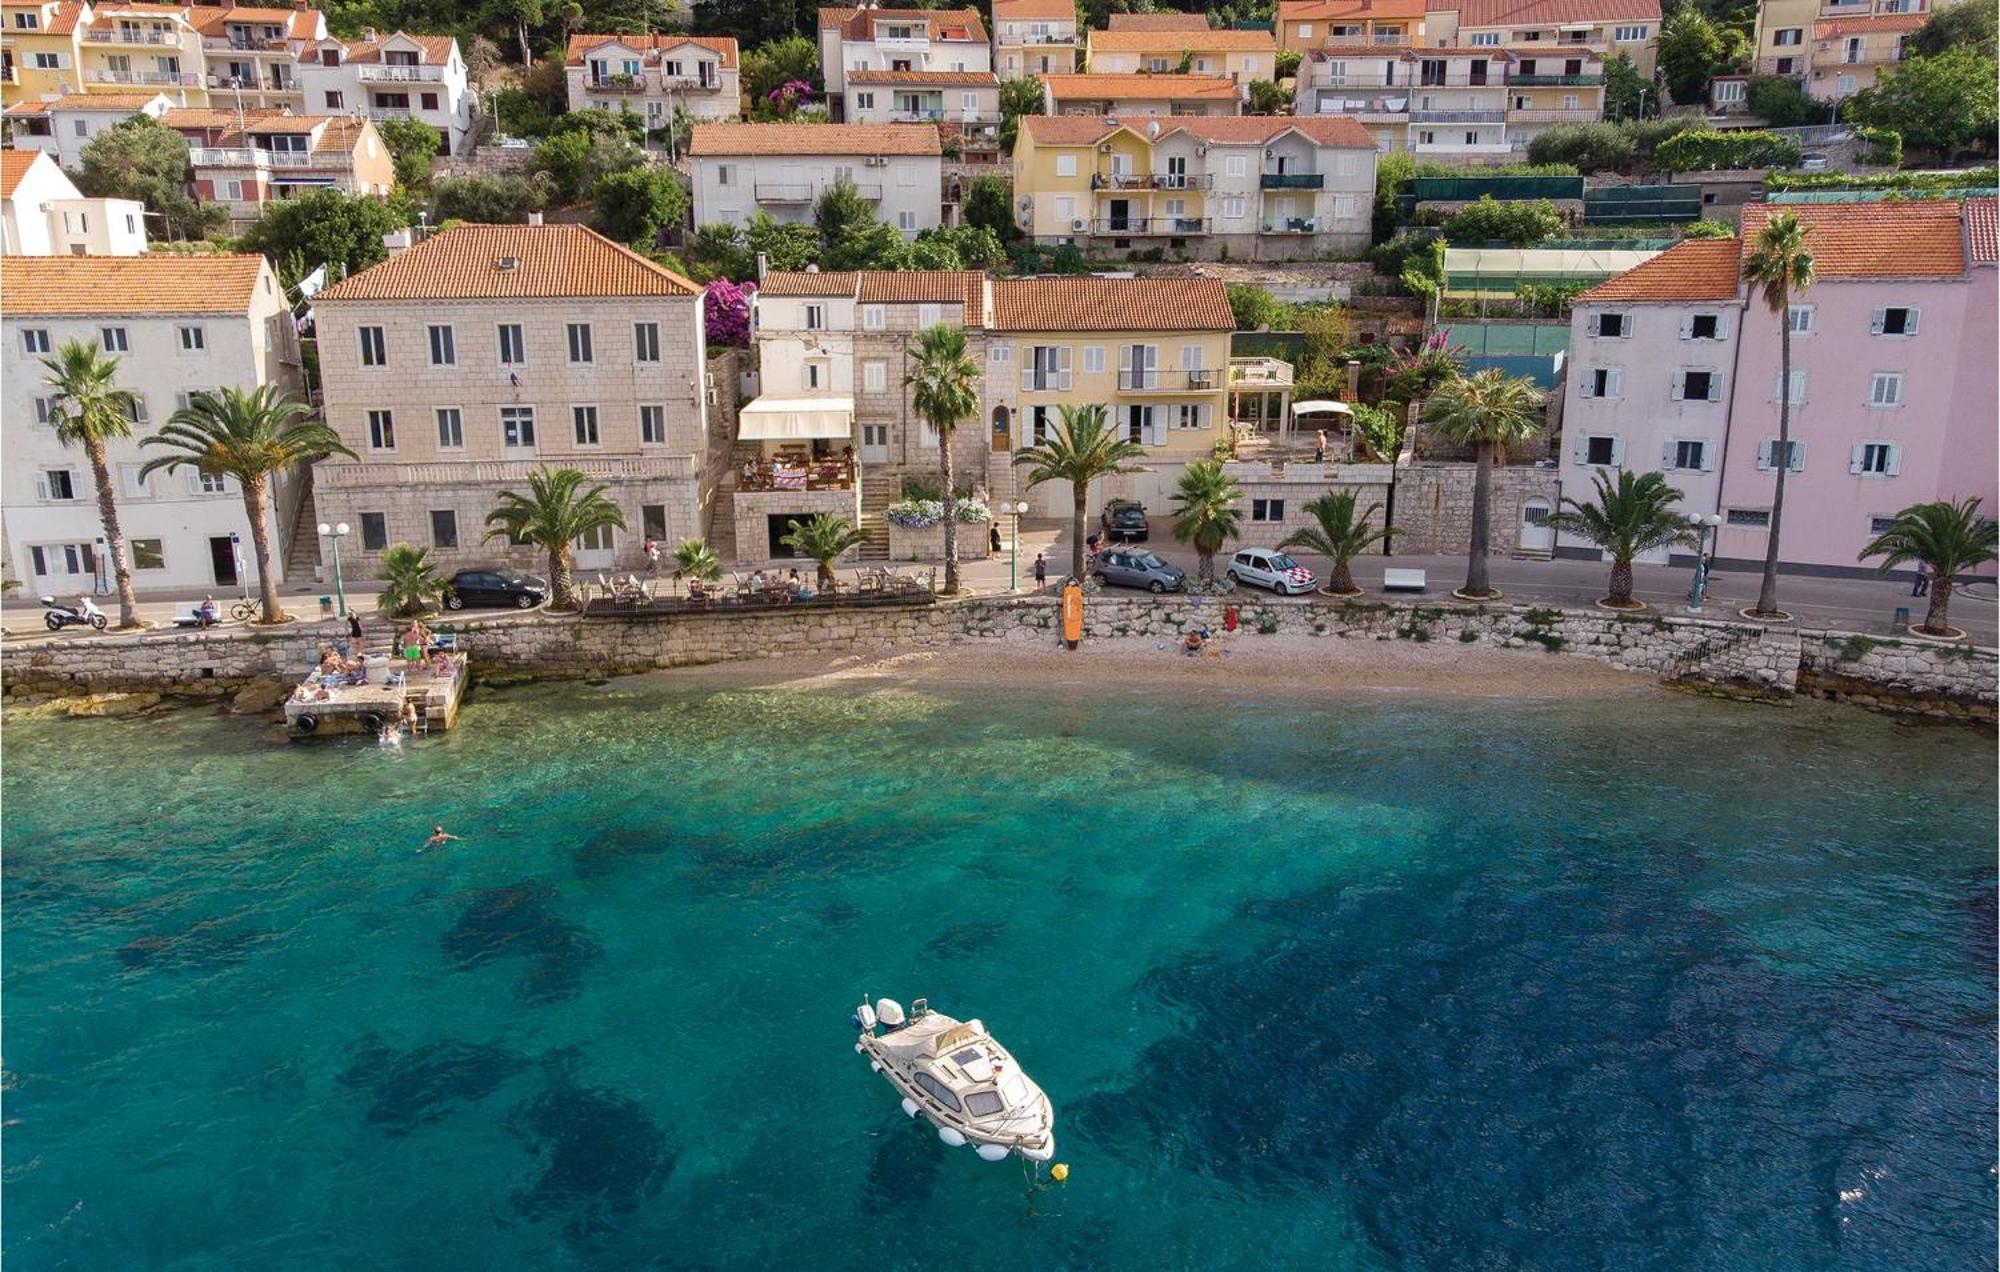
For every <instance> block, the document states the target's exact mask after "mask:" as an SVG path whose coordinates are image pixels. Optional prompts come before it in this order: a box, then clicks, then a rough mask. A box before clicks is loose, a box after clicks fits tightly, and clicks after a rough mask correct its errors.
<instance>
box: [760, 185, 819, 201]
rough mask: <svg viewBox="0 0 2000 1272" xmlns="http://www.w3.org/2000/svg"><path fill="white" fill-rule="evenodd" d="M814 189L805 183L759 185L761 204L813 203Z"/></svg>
mask: <svg viewBox="0 0 2000 1272" xmlns="http://www.w3.org/2000/svg"><path fill="white" fill-rule="evenodd" d="M812 200H813V188H812V185H811V183H810V182H805V181H773V182H764V181H759V182H758V183H757V202H759V203H811V202H812Z"/></svg>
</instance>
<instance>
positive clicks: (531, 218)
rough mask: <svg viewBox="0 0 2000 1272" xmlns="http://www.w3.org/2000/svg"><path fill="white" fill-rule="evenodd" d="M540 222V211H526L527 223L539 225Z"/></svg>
mask: <svg viewBox="0 0 2000 1272" xmlns="http://www.w3.org/2000/svg"><path fill="white" fill-rule="evenodd" d="M541 223H542V214H541V213H539V212H530V213H528V224H529V225H540V224H541Z"/></svg>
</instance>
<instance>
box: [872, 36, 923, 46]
mask: <svg viewBox="0 0 2000 1272" xmlns="http://www.w3.org/2000/svg"><path fill="white" fill-rule="evenodd" d="M875 43H876V45H877V46H878V47H880V48H885V49H927V48H929V47H930V46H931V37H930V36H929V35H877V36H876V37H875Z"/></svg>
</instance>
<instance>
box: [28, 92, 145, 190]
mask: <svg viewBox="0 0 2000 1272" xmlns="http://www.w3.org/2000/svg"><path fill="white" fill-rule="evenodd" d="M173 104H174V103H173V101H172V100H171V99H170V98H168V96H167V95H166V94H165V93H155V92H147V91H143V90H142V91H138V92H131V93H65V94H63V95H62V96H60V97H54V98H49V99H47V100H43V101H32V102H21V103H18V104H17V105H13V106H9V107H8V108H7V126H8V127H9V128H10V129H11V130H12V132H13V137H14V146H15V148H16V149H20V150H44V151H47V152H48V154H49V157H50V158H52V159H54V160H55V161H56V162H57V163H59V164H61V165H62V166H63V167H65V168H68V169H70V170H72V171H76V170H80V169H81V168H82V167H83V148H84V147H85V146H87V145H89V144H90V143H91V142H92V141H93V140H95V139H96V137H97V134H99V133H101V132H103V131H104V130H105V129H107V128H110V127H112V126H113V125H114V124H122V123H124V122H125V121H126V120H128V119H130V118H132V116H134V115H151V116H152V117H153V118H154V119H158V118H159V117H160V116H161V115H164V114H166V113H167V111H168V110H169V109H171V108H172V107H173Z"/></svg>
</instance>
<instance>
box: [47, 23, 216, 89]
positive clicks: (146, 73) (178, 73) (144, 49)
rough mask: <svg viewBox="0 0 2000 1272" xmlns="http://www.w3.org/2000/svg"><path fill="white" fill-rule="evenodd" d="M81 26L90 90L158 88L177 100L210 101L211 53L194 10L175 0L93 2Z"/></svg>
mask: <svg viewBox="0 0 2000 1272" xmlns="http://www.w3.org/2000/svg"><path fill="white" fill-rule="evenodd" d="M87 13H88V18H87V20H85V21H83V22H80V23H79V24H78V29H77V48H78V55H79V61H80V63H81V66H82V75H81V79H82V87H83V91H84V92H86V93H93V92H98V93H101V92H115V93H129V92H131V91H132V90H133V89H135V88H153V89H158V90H159V91H161V92H163V93H167V94H169V95H171V96H173V97H174V98H175V100H176V102H177V103H178V104H181V105H186V106H205V105H207V104H208V77H207V74H206V71H207V58H206V56H205V54H204V52H203V49H202V42H201V32H200V31H198V30H196V29H195V26H194V24H193V22H191V21H189V17H190V10H188V9H186V8H184V7H182V6H180V5H171V4H140V3H130V4H103V5H92V6H89V8H88V10H87Z"/></svg>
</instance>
